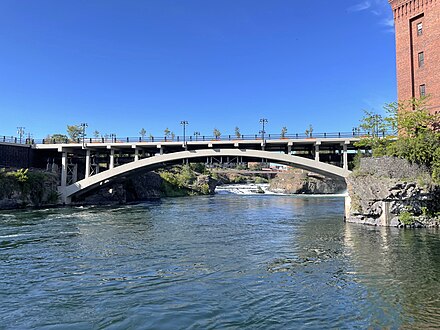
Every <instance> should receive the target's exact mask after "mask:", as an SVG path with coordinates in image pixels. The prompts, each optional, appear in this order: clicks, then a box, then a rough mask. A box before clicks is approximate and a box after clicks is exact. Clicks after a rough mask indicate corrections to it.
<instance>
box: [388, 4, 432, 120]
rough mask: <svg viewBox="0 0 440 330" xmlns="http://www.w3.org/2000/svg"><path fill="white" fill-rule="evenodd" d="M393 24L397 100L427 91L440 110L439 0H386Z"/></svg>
mask: <svg viewBox="0 0 440 330" xmlns="http://www.w3.org/2000/svg"><path fill="white" fill-rule="evenodd" d="M389 3H390V5H391V7H392V9H393V13H394V23H395V28H396V62H397V63H396V65H397V93H398V99H399V100H400V101H404V100H409V99H411V98H414V97H415V98H418V97H420V96H423V95H429V96H430V99H429V107H430V109H431V111H432V112H434V111H440V0H389Z"/></svg>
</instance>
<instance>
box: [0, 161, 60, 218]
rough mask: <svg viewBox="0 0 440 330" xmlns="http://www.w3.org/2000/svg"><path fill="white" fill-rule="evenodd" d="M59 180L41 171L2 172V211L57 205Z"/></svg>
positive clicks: (51, 174)
mask: <svg viewBox="0 0 440 330" xmlns="http://www.w3.org/2000/svg"><path fill="white" fill-rule="evenodd" d="M57 185H58V180H57V176H56V175H55V174H53V173H48V172H44V171H39V170H31V171H28V170H22V169H21V170H16V171H5V170H2V171H0V210H1V209H16V208H22V207H39V206H43V205H56V204H57V203H58V199H59V195H58V192H57Z"/></svg>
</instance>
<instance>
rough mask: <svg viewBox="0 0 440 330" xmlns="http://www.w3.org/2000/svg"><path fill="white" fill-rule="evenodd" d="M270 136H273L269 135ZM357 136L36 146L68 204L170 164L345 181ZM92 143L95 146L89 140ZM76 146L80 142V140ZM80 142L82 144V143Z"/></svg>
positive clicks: (48, 144) (94, 140) (98, 141)
mask: <svg viewBox="0 0 440 330" xmlns="http://www.w3.org/2000/svg"><path fill="white" fill-rule="evenodd" d="M268 136H270V135H268ZM359 139H360V138H359V137H358V136H345V137H344V136H341V134H339V135H336V136H335V135H332V136H331V137H328V136H326V137H320V138H316V137H298V138H297V139H296V138H292V137H289V138H286V137H283V138H280V137H279V136H276V138H275V137H274V136H271V139H270V140H269V139H262V138H259V137H258V136H257V138H253V139H244V138H233V137H232V138H230V139H229V138H227V139H215V138H213V139H210V140H207V139H206V138H205V139H202V138H198V139H197V141H196V140H195V139H193V138H191V139H189V140H188V139H181V138H180V139H179V141H177V139H174V141H169V140H167V139H166V138H165V139H163V140H161V141H157V140H154V141H142V140H141V141H140V142H139V141H132V140H131V139H127V140H128V142H127V141H126V140H125V141H124V140H122V141H121V140H114V139H112V140H110V141H108V140H104V141H103V140H101V139H93V140H90V139H84V142H83V143H47V142H53V141H44V142H45V143H37V144H35V145H34V146H33V147H34V148H35V149H36V150H39V151H40V152H41V153H46V155H47V159H48V164H47V165H48V167H53V166H59V167H60V172H61V185H60V186H59V192H60V193H61V195H62V198H63V201H64V202H65V203H70V202H71V201H72V199H75V198H76V197H78V196H80V195H82V194H84V193H86V192H88V191H90V190H92V189H95V188H99V187H104V186H106V185H109V184H111V183H113V182H115V180H120V179H123V178H124V177H126V176H131V175H135V174H136V173H139V172H141V171H148V170H154V169H157V168H160V167H165V166H169V165H172V164H184V163H190V162H203V163H207V164H215V163H228V164H232V163H235V164H239V163H243V162H261V161H263V162H273V163H278V164H284V165H289V166H292V167H296V168H301V169H304V170H307V171H311V172H315V173H318V174H322V175H324V176H327V177H334V178H341V179H344V178H346V177H347V176H348V175H349V173H350V171H349V168H348V165H349V161H350V160H351V159H352V158H353V157H354V155H355V154H356V152H357V150H358V148H356V147H355V146H354V143H355V142H356V141H359ZM90 141H91V142H90ZM76 142H78V141H76ZM81 142H82V141H81Z"/></svg>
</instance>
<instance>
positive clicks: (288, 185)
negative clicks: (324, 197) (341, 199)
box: [269, 169, 346, 194]
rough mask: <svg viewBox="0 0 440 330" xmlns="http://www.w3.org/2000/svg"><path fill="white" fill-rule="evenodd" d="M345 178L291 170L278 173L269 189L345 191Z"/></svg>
mask: <svg viewBox="0 0 440 330" xmlns="http://www.w3.org/2000/svg"><path fill="white" fill-rule="evenodd" d="M345 189H346V184H345V182H344V181H343V180H335V179H331V178H326V177H324V176H322V175H319V174H315V173H308V172H306V171H303V170H298V169H295V170H290V171H288V172H283V173H279V174H277V176H276V177H275V178H274V179H272V180H271V182H270V185H269V190H270V191H273V192H280V193H284V194H336V193H341V192H343V191H345Z"/></svg>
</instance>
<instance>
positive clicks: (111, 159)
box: [109, 149, 115, 170]
mask: <svg viewBox="0 0 440 330" xmlns="http://www.w3.org/2000/svg"><path fill="white" fill-rule="evenodd" d="M114 167H115V149H110V165H109V169H110V170H111V169H112V168H114Z"/></svg>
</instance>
